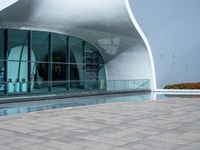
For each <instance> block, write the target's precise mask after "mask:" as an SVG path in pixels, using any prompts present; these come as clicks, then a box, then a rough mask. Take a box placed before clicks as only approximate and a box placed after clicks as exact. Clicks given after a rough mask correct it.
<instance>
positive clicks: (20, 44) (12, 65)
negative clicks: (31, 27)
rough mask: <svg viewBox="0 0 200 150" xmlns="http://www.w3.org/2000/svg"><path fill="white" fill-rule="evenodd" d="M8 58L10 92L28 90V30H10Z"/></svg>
mask: <svg viewBox="0 0 200 150" xmlns="http://www.w3.org/2000/svg"><path fill="white" fill-rule="evenodd" d="M7 60H8V62H7V65H8V67H7V79H8V87H7V88H8V89H7V91H8V93H20V92H27V83H28V31H20V30H8V59H7ZM22 83H24V88H22V87H21V85H22Z"/></svg>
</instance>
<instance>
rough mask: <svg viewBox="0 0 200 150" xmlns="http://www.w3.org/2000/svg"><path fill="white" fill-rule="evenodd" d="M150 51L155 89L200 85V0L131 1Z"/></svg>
mask: <svg viewBox="0 0 200 150" xmlns="http://www.w3.org/2000/svg"><path fill="white" fill-rule="evenodd" d="M130 3H131V6H132V8H133V12H134V15H135V17H136V19H137V21H138V23H139V25H140V27H141V28H142V30H143V32H144V33H145V35H146V37H147V39H148V41H149V43H150V46H151V48H152V51H153V56H154V61H155V68H156V75H157V83H158V88H162V87H163V86H164V85H166V84H170V83H179V82H200V57H199V56H200V0H130Z"/></svg>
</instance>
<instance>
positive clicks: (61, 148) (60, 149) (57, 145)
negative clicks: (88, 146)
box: [42, 141, 84, 150]
mask: <svg viewBox="0 0 200 150" xmlns="http://www.w3.org/2000/svg"><path fill="white" fill-rule="evenodd" d="M42 145H43V146H47V147H50V148H53V149H57V150H66V149H69V150H81V149H83V148H84V147H83V146H79V145H74V144H70V143H64V142H59V141H48V142H45V143H43V144H42Z"/></svg>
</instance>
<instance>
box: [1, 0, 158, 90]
mask: <svg viewBox="0 0 200 150" xmlns="http://www.w3.org/2000/svg"><path fill="white" fill-rule="evenodd" d="M0 28H9V29H28V30H39V31H49V32H56V33H62V34H66V35H71V36H75V37H78V38H81V39H84V40H86V41H88V42H89V43H91V44H93V45H94V46H95V47H97V48H98V50H99V51H100V53H101V55H102V57H103V59H104V62H105V67H106V73H107V79H109V80H113V79H115V80H120V79H121V80H126V79H151V81H152V89H153V90H154V89H155V88H156V83H155V69H154V64H153V57H152V54H151V49H150V46H149V44H148V41H147V39H146V37H145V36H144V34H143V32H142V30H141V29H140V27H139V25H138V24H137V22H136V20H135V18H134V16H133V14H132V11H131V8H130V5H129V1H128V0H105V1H102V0H84V1H80V0H73V1H72V0H56V1H55V0H19V1H17V2H16V3H14V4H13V5H11V6H10V7H8V8H6V9H4V10H3V11H1V12H0Z"/></svg>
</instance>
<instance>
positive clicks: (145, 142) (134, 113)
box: [0, 98, 200, 150]
mask: <svg viewBox="0 0 200 150" xmlns="http://www.w3.org/2000/svg"><path fill="white" fill-rule="evenodd" d="M10 149H14V150H200V99H198V98H196V99H195V98H194V99H179V100H178V99H177V100H162V101H146V102H132V103H112V104H101V105H95V106H85V107H76V108H65V109H56V110H47V111H41V112H33V113H27V114H19V115H13V116H7V117H1V118H0V150H10Z"/></svg>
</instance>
